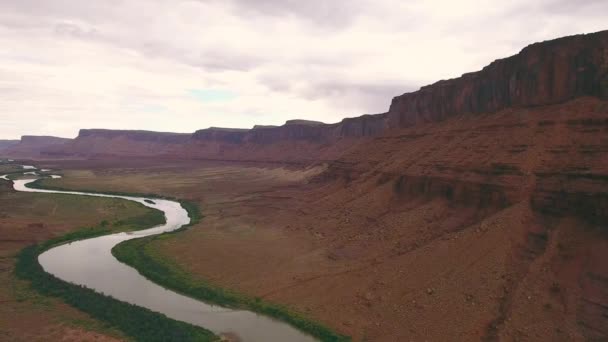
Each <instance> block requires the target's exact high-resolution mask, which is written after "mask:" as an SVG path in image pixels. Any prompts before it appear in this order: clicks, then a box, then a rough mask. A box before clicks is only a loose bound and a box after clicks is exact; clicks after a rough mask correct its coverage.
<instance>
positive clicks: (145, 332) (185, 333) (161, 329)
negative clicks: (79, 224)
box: [15, 227, 219, 341]
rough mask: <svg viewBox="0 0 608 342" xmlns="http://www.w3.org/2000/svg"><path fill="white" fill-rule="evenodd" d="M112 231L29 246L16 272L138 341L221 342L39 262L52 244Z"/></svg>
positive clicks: (87, 231)
mask: <svg viewBox="0 0 608 342" xmlns="http://www.w3.org/2000/svg"><path fill="white" fill-rule="evenodd" d="M142 228H143V227H142ZM145 228H149V227H145ZM112 232H113V231H112V230H111V229H104V228H102V229H90V228H87V229H84V230H80V231H76V232H73V233H69V234H67V235H64V236H61V237H59V238H55V239H51V240H48V241H46V242H44V243H42V244H39V245H34V246H29V247H26V248H24V249H23V250H22V251H21V252H20V253H19V254H18V256H17V265H16V268H15V273H16V275H17V276H18V277H20V278H22V279H24V280H28V281H29V282H30V283H31V286H32V287H33V288H34V289H36V290H37V291H38V292H40V293H41V294H43V295H46V296H52V297H58V298H61V299H62V300H63V301H64V302H65V303H67V304H69V305H71V306H73V307H75V308H77V309H79V310H81V311H83V312H85V313H87V314H89V315H91V316H92V317H94V318H96V319H99V320H101V321H103V322H105V323H106V324H108V325H109V326H110V327H112V328H116V329H118V330H120V331H122V332H123V333H125V334H126V335H127V336H129V337H131V338H133V339H135V340H137V341H219V337H217V336H215V335H214V334H213V333H211V332H210V331H208V330H206V329H203V328H200V327H197V326H194V325H191V324H187V323H184V322H180V321H176V320H173V319H170V318H168V317H166V316H165V315H162V314H159V313H155V312H152V311H150V310H147V309H144V308H141V307H138V306H135V305H131V304H128V303H125V302H121V301H118V300H116V299H113V298H111V297H107V296H104V295H102V294H99V293H97V292H95V291H93V290H90V289H88V288H86V287H82V286H78V285H74V284H71V283H68V282H65V281H62V280H60V279H59V278H57V277H55V276H53V275H51V274H49V273H46V272H45V271H44V270H43V268H42V266H41V265H40V264H39V263H38V257H39V256H40V254H42V253H43V252H45V251H47V250H49V249H51V248H52V247H55V246H58V245H60V244H64V243H70V242H74V241H78V240H84V239H90V238H94V237H99V236H103V235H107V234H111V233H112Z"/></svg>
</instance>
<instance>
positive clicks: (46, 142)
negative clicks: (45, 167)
mask: <svg viewBox="0 0 608 342" xmlns="http://www.w3.org/2000/svg"><path fill="white" fill-rule="evenodd" d="M71 140H72V139H66V138H58V137H50V136H33V135H24V136H22V137H21V140H20V141H19V142H18V143H17V144H14V145H12V146H10V147H8V148H6V149H4V150H2V151H0V153H1V154H2V155H4V156H7V157H15V158H34V157H39V156H41V155H43V153H42V151H45V150H46V149H48V148H51V147H57V148H61V146H63V145H64V144H65V143H67V142H69V141H71Z"/></svg>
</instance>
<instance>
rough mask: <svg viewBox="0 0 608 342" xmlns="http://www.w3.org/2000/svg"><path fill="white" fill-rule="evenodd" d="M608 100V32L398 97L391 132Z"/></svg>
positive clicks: (548, 45) (528, 51)
mask: <svg viewBox="0 0 608 342" xmlns="http://www.w3.org/2000/svg"><path fill="white" fill-rule="evenodd" d="M585 95H588V96H595V97H600V98H603V99H608V31H602V32H597V33H592V34H587V35H578V36H571V37H564V38H560V39H555V40H551V41H547V42H542V43H537V44H532V45H530V46H528V47H526V48H524V49H523V50H522V51H521V52H520V53H519V54H517V55H515V56H512V57H509V58H505V59H501V60H497V61H495V62H493V63H491V64H490V65H488V66H486V67H485V68H483V69H482V70H481V71H478V72H473V73H468V74H465V75H463V76H462V77H459V78H456V79H451V80H444V81H439V82H437V83H435V84H432V85H429V86H426V87H422V88H421V89H420V90H418V91H416V92H413V93H407V94H403V95H401V96H397V97H395V98H394V99H393V101H392V103H391V106H390V110H389V113H388V124H389V127H390V128H400V127H407V126H412V125H415V124H417V123H424V122H435V121H440V120H443V119H446V118H448V117H451V116H455V115H460V114H478V113H489V112H495V111H497V110H500V109H504V108H508V107H530V106H539V105H548V104H557V103H562V102H565V101H567V100H570V99H573V98H576V97H580V96H585Z"/></svg>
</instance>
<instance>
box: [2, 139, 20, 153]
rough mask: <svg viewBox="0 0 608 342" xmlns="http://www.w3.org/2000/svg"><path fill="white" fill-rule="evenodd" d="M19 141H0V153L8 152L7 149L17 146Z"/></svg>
mask: <svg viewBox="0 0 608 342" xmlns="http://www.w3.org/2000/svg"><path fill="white" fill-rule="evenodd" d="M18 143H19V140H0V151H2V150H6V149H7V148H9V147H11V146H13V145H17V144H18Z"/></svg>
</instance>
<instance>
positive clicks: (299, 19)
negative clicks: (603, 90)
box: [0, 0, 608, 139]
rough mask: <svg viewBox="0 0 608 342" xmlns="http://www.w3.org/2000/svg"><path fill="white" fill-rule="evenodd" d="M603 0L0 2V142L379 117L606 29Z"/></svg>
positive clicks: (607, 8) (607, 10)
mask: <svg viewBox="0 0 608 342" xmlns="http://www.w3.org/2000/svg"><path fill="white" fill-rule="evenodd" d="M606 13H608V1H605V0H588V1H585V0H581V1H573V0H545V1H531V0H515V1H469V0H464V1H451V0H450V1H440V0H436V1H401V0H385V1H381V0H282V1H281V0H105V1H104V0H95V1H93V0H90V1H84V0H0V46H2V49H1V50H0V139H2V138H5V139H6V138H17V137H19V136H21V135H23V134H36V135H56V136H63V137H74V136H75V135H76V134H77V132H78V129H80V128H114V129H147V130H159V131H173V132H192V131H194V130H196V129H200V128H206V127H209V126H222V127H251V126H253V125H254V124H256V123H257V124H282V123H283V122H285V120H288V119H294V118H301V119H310V120H320V121H324V122H336V121H339V120H340V119H342V118H344V117H350V116H358V115H361V114H365V113H381V112H384V111H386V110H387V109H388V106H389V104H390V101H391V99H392V97H394V96H396V95H400V94H402V93H405V92H410V91H414V90H416V89H418V88H419V87H420V86H423V85H425V84H428V83H432V82H435V81H437V80H440V79H446V78H453V77H458V76H460V75H461V74H462V73H465V72H469V71H475V70H478V69H480V68H481V67H483V66H484V65H486V64H488V63H490V62H491V61H493V60H494V59H497V58H502V57H506V56H509V55H512V54H515V53H517V52H518V51H519V50H521V49H522V48H523V47H524V46H526V45H528V44H530V43H533V42H536V41H542V40H546V39H552V38H557V37H560V36H564V35H571V34H577V33H588V32H594V31H600V30H602V29H606V28H608V24H606Z"/></svg>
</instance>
